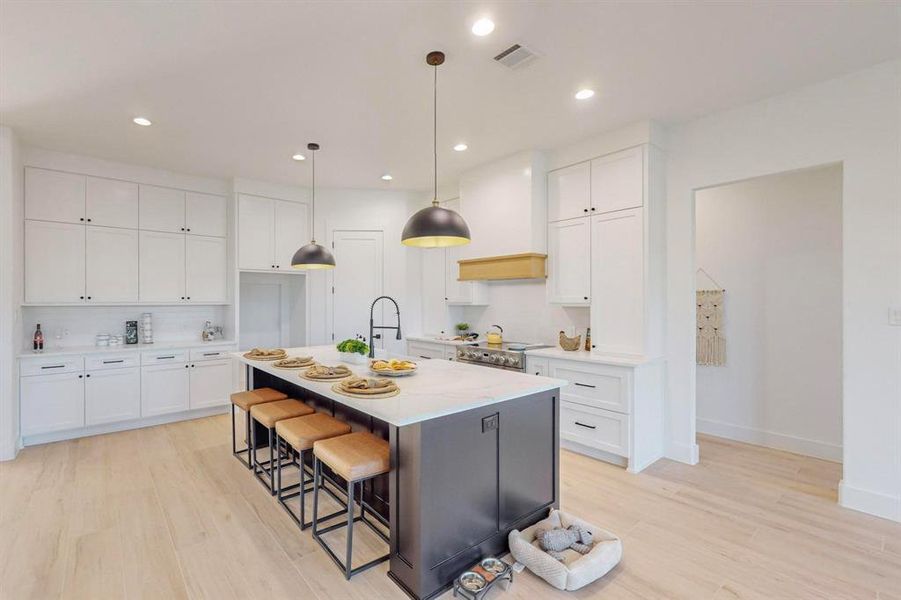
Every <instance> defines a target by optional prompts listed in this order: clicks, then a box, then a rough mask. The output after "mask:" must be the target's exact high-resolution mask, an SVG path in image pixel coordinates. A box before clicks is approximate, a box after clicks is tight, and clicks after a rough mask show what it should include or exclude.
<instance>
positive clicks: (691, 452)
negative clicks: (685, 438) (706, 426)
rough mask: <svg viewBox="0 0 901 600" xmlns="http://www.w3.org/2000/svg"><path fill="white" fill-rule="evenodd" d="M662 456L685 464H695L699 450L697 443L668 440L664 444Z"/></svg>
mask: <svg viewBox="0 0 901 600" xmlns="http://www.w3.org/2000/svg"><path fill="white" fill-rule="evenodd" d="M664 457H666V458H668V459H670V460H675V461H677V462H681V463H685V464H687V465H696V464H698V461H699V460H700V457H701V452H700V449H699V448H698V445H697V444H679V443H675V442H670V443H669V444H667V446H666V453H665V454H664Z"/></svg>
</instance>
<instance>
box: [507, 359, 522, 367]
mask: <svg viewBox="0 0 901 600" xmlns="http://www.w3.org/2000/svg"><path fill="white" fill-rule="evenodd" d="M507 364H508V365H510V366H511V367H518V366H519V357H518V356H508V357H507Z"/></svg>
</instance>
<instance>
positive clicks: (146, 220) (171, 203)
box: [140, 185, 185, 233]
mask: <svg viewBox="0 0 901 600" xmlns="http://www.w3.org/2000/svg"><path fill="white" fill-rule="evenodd" d="M140 214H141V217H140V228H141V229H142V230H144V231H165V232H169V233H185V193H184V192H183V191H181V190H174V189H171V188H164V187H157V186H155V185H141V211H140Z"/></svg>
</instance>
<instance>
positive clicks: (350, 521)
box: [344, 481, 354, 580]
mask: <svg viewBox="0 0 901 600" xmlns="http://www.w3.org/2000/svg"><path fill="white" fill-rule="evenodd" d="M347 499H348V501H347V560H346V562H345V563H344V579H347V580H350V571H351V564H352V561H353V555H354V483H353V482H352V481H348V482H347Z"/></svg>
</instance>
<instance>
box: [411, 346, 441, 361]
mask: <svg viewBox="0 0 901 600" xmlns="http://www.w3.org/2000/svg"><path fill="white" fill-rule="evenodd" d="M407 354H408V355H409V356H411V357H413V358H426V359H432V358H442V359H443V358H444V345H443V344H429V343H425V342H407Z"/></svg>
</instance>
